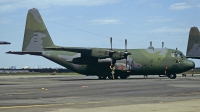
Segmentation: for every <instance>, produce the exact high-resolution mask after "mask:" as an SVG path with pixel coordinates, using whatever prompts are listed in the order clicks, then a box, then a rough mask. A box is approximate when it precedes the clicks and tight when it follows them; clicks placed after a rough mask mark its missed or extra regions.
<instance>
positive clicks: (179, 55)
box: [171, 52, 185, 58]
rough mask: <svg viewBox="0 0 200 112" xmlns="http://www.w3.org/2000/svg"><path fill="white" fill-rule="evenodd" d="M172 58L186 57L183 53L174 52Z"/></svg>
mask: <svg viewBox="0 0 200 112" xmlns="http://www.w3.org/2000/svg"><path fill="white" fill-rule="evenodd" d="M171 56H172V57H181V58H183V57H185V55H184V54H183V53H182V52H172V54H171Z"/></svg>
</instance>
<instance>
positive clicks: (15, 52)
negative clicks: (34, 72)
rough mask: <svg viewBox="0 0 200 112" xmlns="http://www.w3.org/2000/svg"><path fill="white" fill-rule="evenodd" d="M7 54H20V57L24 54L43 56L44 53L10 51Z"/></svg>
mask: <svg viewBox="0 0 200 112" xmlns="http://www.w3.org/2000/svg"><path fill="white" fill-rule="evenodd" d="M6 53H7V54H18V55H24V54H30V55H41V54H42V52H39V51H38V52H37V51H36V52H34V51H32V52H31V51H28V52H27V51H8V52H6Z"/></svg>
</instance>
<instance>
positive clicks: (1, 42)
mask: <svg viewBox="0 0 200 112" xmlns="http://www.w3.org/2000/svg"><path fill="white" fill-rule="evenodd" d="M0 44H11V43H10V42H4V41H0Z"/></svg>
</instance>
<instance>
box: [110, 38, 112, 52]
mask: <svg viewBox="0 0 200 112" xmlns="http://www.w3.org/2000/svg"><path fill="white" fill-rule="evenodd" d="M110 46H111V49H110V50H112V37H110Z"/></svg>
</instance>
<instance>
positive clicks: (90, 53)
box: [7, 8, 195, 79]
mask: <svg viewBox="0 0 200 112" xmlns="http://www.w3.org/2000/svg"><path fill="white" fill-rule="evenodd" d="M110 42H111V48H85V47H62V46H56V45H54V43H53V41H52V39H51V37H50V35H49V33H48V31H47V28H46V26H45V24H44V22H43V20H42V17H41V15H40V13H39V11H38V10H37V9H35V8H33V9H30V10H29V11H28V15H27V20H26V28H25V34H24V41H23V46H22V51H9V52H7V53H9V54H19V55H24V54H30V55H37V56H43V57H45V58H47V59H49V60H51V61H53V62H55V63H57V64H60V65H62V66H64V67H66V68H68V69H70V70H72V71H74V72H77V73H80V74H84V75H87V76H98V77H99V79H106V78H107V77H108V78H109V79H114V78H115V79H117V78H119V77H120V78H121V79H126V78H127V77H128V76H130V75H165V76H168V77H169V78H170V79H175V78H176V74H177V73H181V72H184V71H187V70H190V69H192V68H194V66H195V65H194V62H193V61H190V60H187V59H186V57H185V56H184V54H183V53H182V52H181V51H179V50H177V49H166V48H157V49H156V48H155V49H154V48H153V47H152V46H150V47H149V48H148V49H126V47H127V41H126V40H125V50H123V49H112V38H111V40H110ZM111 72H112V73H111Z"/></svg>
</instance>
